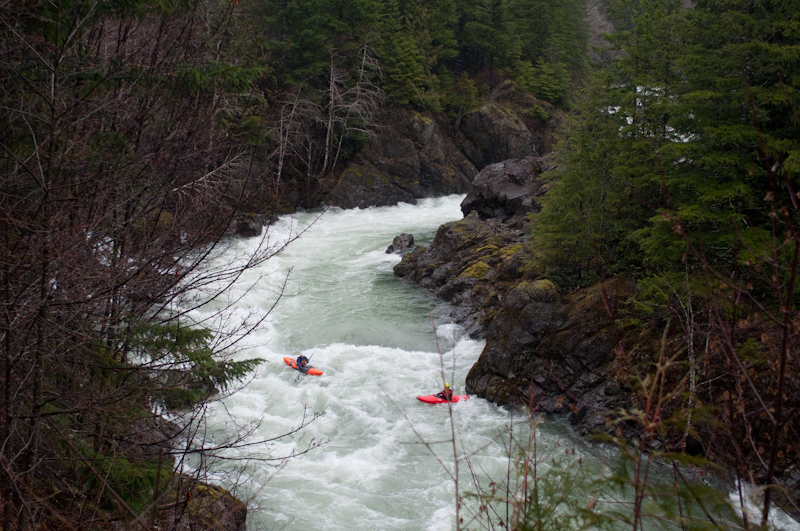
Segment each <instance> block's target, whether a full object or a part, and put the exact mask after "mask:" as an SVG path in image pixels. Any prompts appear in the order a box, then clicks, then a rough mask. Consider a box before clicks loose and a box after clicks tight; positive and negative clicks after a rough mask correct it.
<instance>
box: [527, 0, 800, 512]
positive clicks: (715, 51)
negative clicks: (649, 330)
mask: <svg viewBox="0 0 800 531" xmlns="http://www.w3.org/2000/svg"><path fill="white" fill-rule="evenodd" d="M611 6H612V10H613V12H614V14H615V16H616V21H617V27H618V28H619V29H618V30H617V31H616V32H615V33H614V34H613V35H611V36H610V37H609V39H610V41H611V42H612V44H613V47H612V48H611V49H609V50H607V54H606V55H607V58H606V61H605V63H604V64H602V65H599V68H598V71H597V74H596V75H595V76H593V79H592V81H591V83H588V84H587V86H586V88H585V91H584V93H583V96H582V100H581V101H580V102H579V103H578V104H577V105H576V112H575V113H574V114H573V115H572V116H571V117H570V118H569V120H568V124H567V127H566V130H565V133H564V135H563V137H562V142H561V145H560V147H559V152H558V158H559V167H558V169H557V170H555V171H554V172H552V173H551V174H550V178H551V180H552V185H551V189H550V191H549V192H548V194H547V196H546V197H545V199H544V203H545V205H544V209H543V210H542V212H541V213H540V214H538V215H537V216H536V218H535V223H534V231H533V249H532V250H533V253H534V257H535V258H534V263H533V266H532V267H533V269H534V270H536V271H537V272H538V273H539V274H542V275H547V276H549V277H550V278H553V279H555V280H556V281H557V282H558V283H559V284H560V286H561V287H563V288H574V287H578V286H585V285H589V284H593V283H595V282H597V281H598V280H601V279H603V278H607V277H609V276H611V275H617V274H628V275H631V276H633V277H634V278H635V279H637V280H638V281H640V286H642V288H643V289H642V292H641V296H640V297H639V299H638V300H637V301H635V304H637V305H638V309H639V310H640V311H641V312H642V313H641V316H642V317H646V318H647V319H648V320H649V322H651V323H652V322H654V321H655V322H658V319H663V320H662V321H660V322H661V326H665V327H666V328H665V330H666V331H665V338H666V337H674V338H675V341H674V343H668V342H666V339H665V342H664V344H663V345H662V347H661V348H662V351H661V358H659V359H657V360H656V359H648V360H643V361H642V360H640V362H639V366H637V365H636V364H635V363H634V360H631V359H629V358H625V359H626V362H627V363H629V365H630V367H631V370H632V372H634V373H635V372H636V371H641V373H640V375H641V380H640V381H639V390H640V393H641V394H640V395H639V398H638V399H637V400H638V407H640V408H641V409H640V410H637V411H636V412H632V413H631V417H630V418H632V419H633V418H635V419H640V421H641V423H642V425H643V427H644V429H645V433H646V432H647V431H648V430H650V433H651V434H653V436H655V434H657V436H658V437H659V438H660V440H661V441H662V444H667V442H668V441H670V440H672V442H673V443H674V446H673V447H674V448H675V449H677V450H683V449H685V448H686V445H687V441H694V444H695V447H694V448H693V449H692V451H694V452H697V453H700V454H702V455H704V456H705V457H708V458H711V459H712V460H718V461H720V462H724V463H725V464H726V466H730V467H731V468H732V469H733V470H734V471H735V473H736V476H737V477H738V478H739V479H742V480H753V479H755V480H756V481H759V482H763V483H766V484H776V485H779V488H778V489H775V490H773V489H767V490H766V495H765V497H764V500H763V511H762V515H761V523H762V525H764V524H765V522H766V518H767V512H768V508H769V506H770V501H771V499H774V497H775V496H776V495H778V493H780V492H785V491H783V490H782V489H783V486H786V485H788V483H786V481H787V480H786V478H783V477H782V476H781V474H782V472H781V471H782V470H783V469H784V468H785V467H791V466H793V465H792V464H791V463H796V462H797V459H798V456H800V448H798V446H797V441H798V440H800V434H799V433H798V431H797V426H798V423H797V413H798V407H799V406H800V381H798V378H797V371H798V370H800V366H798V359H797V349H798V341H800V336H798V333H799V332H800V326H799V325H800V312H798V309H797V305H798V302H800V300H798V297H799V296H798V290H797V288H796V282H797V274H798V272H799V270H798V265H800V262H798V258H799V257H800V199H799V198H800V196H798V187H800V171H799V170H800V167H799V166H798V164H797V159H798V156H800V115H798V90H800V77H798V75H797V73H798V72H800V54H798V53H797V50H798V45H800V33H798V30H797V28H798V27H800V9H798V7H800V6H798V4H797V2H792V1H789V2H776V1H768V0H763V1H762V0H757V1H740V0H700V1H698V2H696V3H695V5H692V6H688V5H686V3H685V2H681V1H666V2H664V1H649V0H618V1H614V2H611ZM642 322H643V321H638V322H631V323H628V325H629V326H630V325H633V326H636V325H641V323H642ZM620 324H621V325H622V326H625V323H620ZM618 356H622V357H625V356H626V353H625V352H624V351H623V350H622V348H621V347H620V351H619V352H618ZM659 378H661V379H660V382H661V384H660V385H661V387H660V388H659V389H655V388H654V387H648V386H652V385H655V384H654V382H656V381H659V380H658V379H659ZM662 399H663V401H662ZM648 408H650V409H648ZM693 414H694V415H695V416H694V419H695V420H697V418H698V416H700V415H703V418H704V420H703V422H702V423H697V424H693V423H692V422H693V420H692V419H693V417H692V415H693ZM672 415H674V416H672ZM667 418H669V419H670V421H669V422H668V421H667V420H666V419H667ZM678 419H680V420H678ZM668 423H672V425H671V427H669V428H668V427H667V424H668ZM648 426H650V428H648ZM656 426H658V427H656ZM642 442H643V443H646V441H644V440H643V441H642ZM784 501H785V502H786V500H785V499H784ZM795 503H796V502H795ZM795 508H797V506H796V505H795Z"/></svg>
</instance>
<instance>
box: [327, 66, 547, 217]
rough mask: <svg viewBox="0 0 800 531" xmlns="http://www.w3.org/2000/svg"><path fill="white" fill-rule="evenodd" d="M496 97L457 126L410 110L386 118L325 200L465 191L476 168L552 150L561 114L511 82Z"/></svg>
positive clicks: (363, 202)
mask: <svg viewBox="0 0 800 531" xmlns="http://www.w3.org/2000/svg"><path fill="white" fill-rule="evenodd" d="M492 97H493V101H491V102H489V103H487V104H485V105H483V106H481V107H480V108H478V109H475V110H473V111H471V112H469V113H467V114H466V115H465V116H464V117H463V118H462V119H461V120H460V121H459V123H458V126H457V127H455V126H454V125H453V124H451V123H450V122H449V121H448V120H447V118H446V117H444V116H442V117H439V118H434V117H432V116H429V115H424V114H420V113H418V112H410V111H407V110H404V109H392V110H389V111H387V112H386V114H385V115H384V116H383V117H382V119H381V122H382V123H383V125H382V127H381V128H380V129H379V130H378V133H377V134H376V135H375V137H374V138H373V139H372V140H371V141H370V142H369V144H368V145H367V146H366V147H365V148H364V149H363V150H362V151H361V152H360V153H359V154H358V155H356V157H355V158H354V159H353V160H352V161H351V162H350V163H349V164H348V165H347V166H346V167H345V168H344V169H343V170H342V172H341V173H340V174H339V176H338V178H337V180H336V183H335V184H334V185H333V186H332V188H331V189H330V190H329V191H328V192H327V198H326V200H325V202H326V203H327V204H328V205H331V206H338V207H342V208H355V207H359V208H366V207H370V206H383V205H393V204H397V203H399V202H405V203H411V204H413V203H415V202H416V199H417V198H419V197H434V196H441V195H445V194H451V193H463V192H466V191H468V190H469V189H470V185H471V183H472V180H473V178H474V177H475V176H476V175H477V173H478V170H480V169H483V168H484V167H485V166H487V165H489V164H493V163H497V162H502V161H504V160H509V159H525V157H533V156H538V155H540V154H544V153H546V152H548V151H549V150H550V146H551V145H552V132H553V129H554V128H555V124H556V122H557V121H558V120H557V119H556V118H553V117H552V116H551V114H548V113H552V115H553V116H556V115H557V112H556V111H555V110H554V109H552V107H550V106H549V105H548V104H546V103H542V102H539V101H538V100H536V99H535V98H533V97H532V96H530V95H527V94H525V93H524V92H521V91H519V90H517V89H516V88H515V87H514V85H513V83H511V82H510V81H509V82H506V83H504V84H502V85H501V86H500V87H498V88H497V89H496V90H495V91H494V92H493V96H492Z"/></svg>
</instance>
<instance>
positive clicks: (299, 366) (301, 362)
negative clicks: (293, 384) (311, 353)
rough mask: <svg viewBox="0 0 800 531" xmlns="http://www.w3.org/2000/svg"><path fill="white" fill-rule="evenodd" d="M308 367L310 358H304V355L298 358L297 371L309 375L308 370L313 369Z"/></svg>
mask: <svg viewBox="0 0 800 531" xmlns="http://www.w3.org/2000/svg"><path fill="white" fill-rule="evenodd" d="M306 365H308V358H306V357H305V356H302V355H300V356H298V357H297V370H299V371H303V372H305V373H308V369H310V368H311V367H306Z"/></svg>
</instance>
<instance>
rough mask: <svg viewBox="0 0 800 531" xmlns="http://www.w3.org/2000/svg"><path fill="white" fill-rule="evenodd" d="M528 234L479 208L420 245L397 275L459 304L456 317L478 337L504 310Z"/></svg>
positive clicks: (407, 256)
mask: <svg viewBox="0 0 800 531" xmlns="http://www.w3.org/2000/svg"><path fill="white" fill-rule="evenodd" d="M523 240H524V238H523V233H522V232H521V231H517V230H514V229H512V228H510V227H508V226H506V225H505V224H503V223H502V222H501V221H500V220H498V219H492V220H481V219H480V218H479V217H478V214H477V213H475V212H473V213H471V214H470V215H468V216H467V217H466V218H464V219H462V220H459V221H453V222H450V223H446V224H444V225H442V226H441V227H439V230H438V231H437V233H436V237H435V238H434V240H433V242H432V243H431V245H430V247H428V248H425V247H421V246H418V247H416V248H415V249H414V250H413V251H412V252H410V253H408V254H406V255H404V256H403V259H402V260H401V261H400V263H399V264H397V265H396V266H395V267H394V274H395V275H397V276H399V277H403V278H407V279H409V280H411V281H413V282H416V283H417V284H419V285H420V286H421V287H422V288H425V289H427V290H430V291H432V292H433V293H435V294H436V295H437V296H438V297H440V298H441V299H443V300H446V301H448V302H450V304H451V305H452V306H453V308H454V309H453V318H454V319H455V320H456V321H457V322H459V323H462V324H463V325H464V326H465V327H466V328H467V330H468V332H469V334H470V335H471V336H473V337H482V336H483V332H484V331H485V328H486V324H487V322H489V321H491V318H492V316H493V315H494V313H495V312H496V311H497V310H498V309H499V302H500V298H501V297H502V292H503V291H504V289H505V287H506V283H507V280H506V279H511V280H515V279H516V278H517V276H518V275H519V268H520V265H521V264H520V263H519V262H518V261H517V260H515V257H517V255H518V252H519V251H520V250H521V249H522V242H523Z"/></svg>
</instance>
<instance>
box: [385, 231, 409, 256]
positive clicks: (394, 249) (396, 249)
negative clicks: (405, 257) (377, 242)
mask: <svg viewBox="0 0 800 531" xmlns="http://www.w3.org/2000/svg"><path fill="white" fill-rule="evenodd" d="M413 247H414V235H413V234H408V233H406V232H404V233H402V234H400V235H399V236H395V237H394V240H392V244H391V245H390V246H389V247H388V248H387V249H386V254H392V253H400V252H401V251H407V250H409V249H411V248H413Z"/></svg>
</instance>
